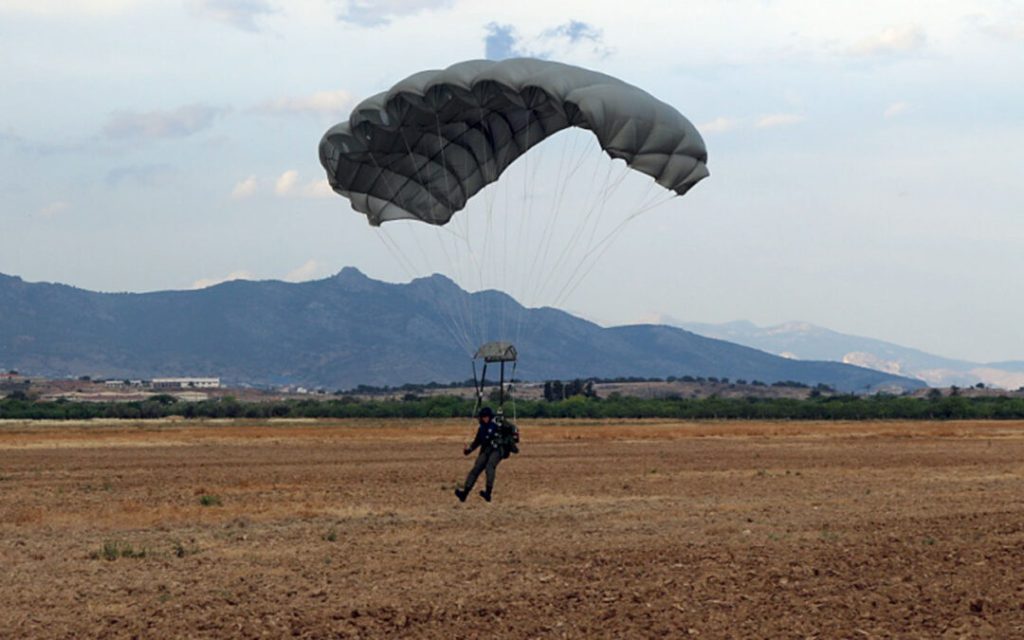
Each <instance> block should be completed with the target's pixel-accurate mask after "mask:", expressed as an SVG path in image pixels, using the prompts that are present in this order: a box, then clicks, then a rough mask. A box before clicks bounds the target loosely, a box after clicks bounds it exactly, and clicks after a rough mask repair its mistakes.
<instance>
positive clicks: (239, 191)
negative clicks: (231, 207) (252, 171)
mask: <svg viewBox="0 0 1024 640" xmlns="http://www.w3.org/2000/svg"><path fill="white" fill-rule="evenodd" d="M257 186H258V183H257V182H256V176H249V177H248V178H246V179H245V180H242V181H240V182H238V183H237V184H236V185H235V187H234V189H232V190H231V197H232V198H234V199H236V200H241V199H242V198H248V197H250V196H252V195H253V194H255V193H256V187H257Z"/></svg>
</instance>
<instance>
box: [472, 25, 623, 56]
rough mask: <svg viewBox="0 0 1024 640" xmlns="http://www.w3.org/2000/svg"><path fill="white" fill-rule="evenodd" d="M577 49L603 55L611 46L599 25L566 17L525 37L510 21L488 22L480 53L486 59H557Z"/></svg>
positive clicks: (610, 50)
mask: <svg viewBox="0 0 1024 640" xmlns="http://www.w3.org/2000/svg"><path fill="white" fill-rule="evenodd" d="M580 49H583V50H584V52H585V53H589V54H592V55H594V56H597V57H599V58H606V57H608V56H609V55H610V54H611V53H612V49H611V48H610V47H608V46H606V45H605V44H604V33H603V32H602V31H601V29H598V28H597V27H595V26H593V25H591V24H588V23H586V22H582V21H580V20H569V21H568V22H565V23H563V24H560V25H556V26H554V27H551V28H548V29H544V30H543V31H541V32H540V34H538V35H537V36H536V37H534V38H532V39H530V40H528V41H526V40H524V38H523V37H522V36H520V34H519V31H518V30H517V29H516V28H515V27H514V26H513V25H510V24H499V23H497V22H492V23H490V24H488V25H487V35H486V36H484V57H485V58H487V59H488V60H505V59H508V58H515V57H520V56H528V57H534V58H543V59H550V58H553V59H559V58H564V57H566V56H567V55H570V54H571V53H573V52H579V51H580Z"/></svg>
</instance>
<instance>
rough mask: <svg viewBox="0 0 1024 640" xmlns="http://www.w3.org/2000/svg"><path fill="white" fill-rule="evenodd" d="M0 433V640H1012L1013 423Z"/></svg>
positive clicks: (1017, 536)
mask: <svg viewBox="0 0 1024 640" xmlns="http://www.w3.org/2000/svg"><path fill="white" fill-rule="evenodd" d="M469 435H470V428H469V426H468V425H466V424H463V423H452V422H436V423H430V424H425V425H424V424H422V423H417V424H416V425H413V424H409V425H404V424H402V423H390V424H387V425H384V424H379V423H372V422H358V421H349V422H315V423H314V422H305V423H302V422H290V423H283V422H278V423H270V424H268V423H248V424H239V423H230V422H225V423H209V422H208V423H200V424H197V423H187V424H186V423H182V422H176V423H149V424H133V423H120V424H114V423H109V424H90V425H66V424H33V425H28V424H19V423H13V424H12V423H6V424H2V425H0V566H2V567H3V573H2V574H0V575H2V577H3V580H2V582H0V637H2V638H35V637H46V638H50V637H58V638H84V637H147V638H169V637H196V638H199V637H210V638H228V637H238V638H258V637H269V638H279V637H292V636H296V637H310V638H329V637H361V638H370V637H437V638H476V637H481V638H482V637H508V638H526V637H573V638H626V637H630V638H632V637H659V638H660V637H700V638H805V637H819V638H891V637H900V638H961V637H969V638H975V637H980V638H1000V639H1002V638H1024V423H873V424H872V423H848V424H843V423H840V424H834V423H827V424H826V423H781V424H780V423H668V422H653V421H652V422H648V423H643V424H637V423H601V424H595V423H582V422H576V423H546V424H545V423H534V424H532V425H524V427H523V439H524V444H523V449H524V451H523V453H522V454H521V455H519V456H516V457H514V458H512V459H511V460H509V461H506V462H505V463H503V464H502V466H501V467H500V468H499V477H498V487H497V490H496V492H495V496H496V497H495V502H494V503H492V504H486V503H484V502H483V501H482V500H481V499H480V498H478V497H476V496H473V497H472V498H471V499H470V501H468V502H467V503H466V504H459V503H458V502H457V501H456V500H455V498H454V496H453V495H452V489H453V487H454V485H455V483H456V482H457V481H459V480H461V478H462V477H463V475H464V473H465V472H466V470H467V469H468V467H469V460H467V459H465V458H463V457H462V455H461V444H462V443H463V442H464V441H465V440H466V439H468V436H469Z"/></svg>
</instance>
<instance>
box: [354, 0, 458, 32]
mask: <svg viewBox="0 0 1024 640" xmlns="http://www.w3.org/2000/svg"><path fill="white" fill-rule="evenodd" d="M452 2H453V0H348V2H345V3H344V5H345V9H344V10H343V11H342V13H341V14H340V15H339V16H338V19H339V20H343V21H345V22H351V23H353V24H358V25H360V26H364V27H377V26H380V25H385V24H388V23H389V22H391V21H392V20H395V19H397V18H402V17H406V16H411V15H415V14H417V13H420V12H421V11H426V10H429V9H444V8H447V7H449V6H451V5H452Z"/></svg>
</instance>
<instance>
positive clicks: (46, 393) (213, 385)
mask: <svg viewBox="0 0 1024 640" xmlns="http://www.w3.org/2000/svg"><path fill="white" fill-rule="evenodd" d="M575 383H576V384H583V385H584V386H585V388H586V389H587V393H586V394H584V395H588V396H593V397H599V398H614V397H616V396H624V397H633V398H640V399H656V398H691V399H700V398H707V397H719V398H792V399H803V398H809V397H810V398H813V397H817V396H821V395H835V393H836V392H835V391H833V390H832V389H831V388H829V387H827V386H825V385H817V386H816V387H811V386H808V385H805V384H800V383H796V382H775V383H771V384H766V383H763V382H758V381H756V380H754V381H746V380H730V379H728V378H715V377H708V378H703V377H691V376H683V377H682V378H667V379H655V378H652V379H640V378H625V379H614V380H611V379H609V380H600V379H596V380H583V381H579V380H577V381H575ZM565 384H566V386H565V388H566V389H568V388H569V387H570V385H571V382H569V381H567V382H566V383H565ZM513 386H514V389H515V396H516V397H517V398H519V399H521V400H539V399H545V400H551V399H558V398H557V397H556V396H559V395H560V394H559V392H558V390H559V389H561V388H562V386H563V385H562V382H560V381H548V382H530V381H516V383H515V384H514V385H513ZM881 393H885V391H884V390H882V391H881ZM893 393H895V395H903V394H902V392H895V391H894V392H893ZM15 394H17V395H23V396H24V397H26V398H31V399H33V400H38V401H42V402H52V401H59V400H63V401H72V402H134V401H141V400H146V399H148V398H151V397H153V396H157V395H165V396H172V397H174V398H175V399H177V400H182V401H186V402H200V401H203V400H210V399H217V398H226V397H232V398H235V399H236V400H239V401H243V402H272V401H276V400H287V399H296V398H310V397H317V396H344V397H348V398H351V399H352V400H371V399H376V400H409V399H417V398H426V397H432V396H456V397H460V398H473V397H475V394H476V389H475V388H474V387H473V386H472V382H471V381H465V382H452V383H447V384H442V383H428V384H405V385H401V386H398V387H389V386H384V387H373V386H368V385H359V386H357V387H355V388H353V389H349V390H332V391H328V390H326V389H323V388H307V387H304V386H300V385H283V386H279V387H274V388H265V387H256V386H252V385H246V384H236V385H227V384H225V383H224V382H223V381H222V379H221V378H220V377H188V376H182V377H165V378H153V379H150V380H145V379H120V378H93V377H91V376H80V377H77V378H75V377H69V378H46V377H42V376H27V375H23V374H20V373H19V372H17V371H4V372H0V398H3V397H5V396H11V395H15ZM568 395H570V394H568V393H564V392H563V393H562V394H561V396H562V397H563V398H564V397H567V396H568ZM909 395H911V396H915V397H940V396H947V395H962V396H965V397H989V396H1004V397H1005V396H1009V397H1021V396H1024V390H1018V391H1015V392H1014V391H1005V390H1002V389H996V388H991V387H986V386H985V385H983V384H980V383H979V384H978V385H975V386H972V387H966V388H958V387H955V386H954V387H947V388H941V389H940V388H923V389H918V390H916V391H914V392H913V393H911V394H909Z"/></svg>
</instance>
